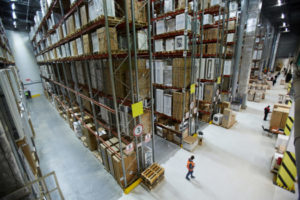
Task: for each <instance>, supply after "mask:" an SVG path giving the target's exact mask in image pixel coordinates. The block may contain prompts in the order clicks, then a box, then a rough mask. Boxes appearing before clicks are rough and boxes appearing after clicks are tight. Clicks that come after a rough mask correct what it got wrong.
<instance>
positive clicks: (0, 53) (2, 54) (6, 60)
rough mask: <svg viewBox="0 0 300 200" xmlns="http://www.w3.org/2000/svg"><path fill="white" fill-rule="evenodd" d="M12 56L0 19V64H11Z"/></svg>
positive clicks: (12, 61)
mask: <svg viewBox="0 0 300 200" xmlns="http://www.w3.org/2000/svg"><path fill="white" fill-rule="evenodd" d="M13 63H14V58H13V55H12V53H11V49H10V46H9V42H8V39H7V37H6V34H5V30H4V26H3V24H2V20H1V19H0V65H3V64H4V65H7V64H13Z"/></svg>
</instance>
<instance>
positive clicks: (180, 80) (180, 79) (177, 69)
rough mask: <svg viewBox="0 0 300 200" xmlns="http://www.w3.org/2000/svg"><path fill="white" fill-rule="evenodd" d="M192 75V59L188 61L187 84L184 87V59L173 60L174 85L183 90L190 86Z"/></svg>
mask: <svg viewBox="0 0 300 200" xmlns="http://www.w3.org/2000/svg"><path fill="white" fill-rule="evenodd" d="M190 74H191V59H190V58H187V60H186V82H185V86H184V58H174V59H173V69H172V84H173V86H175V87H179V88H183V87H188V86H189V85H190Z"/></svg>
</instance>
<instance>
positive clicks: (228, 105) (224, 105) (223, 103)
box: [220, 101, 230, 114]
mask: <svg viewBox="0 0 300 200" xmlns="http://www.w3.org/2000/svg"><path fill="white" fill-rule="evenodd" d="M220 108H221V111H220V112H221V113H222V114H223V113H224V109H225V108H230V102H228V101H223V102H222V103H221V104H220Z"/></svg>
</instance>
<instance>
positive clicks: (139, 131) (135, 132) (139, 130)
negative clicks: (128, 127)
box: [133, 124, 144, 137]
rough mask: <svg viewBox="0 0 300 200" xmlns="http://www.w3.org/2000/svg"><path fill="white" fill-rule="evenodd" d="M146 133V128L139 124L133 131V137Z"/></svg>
mask: <svg viewBox="0 0 300 200" xmlns="http://www.w3.org/2000/svg"><path fill="white" fill-rule="evenodd" d="M143 131H144V126H143V125H142V124H138V125H136V126H135V127H134V129H133V135H134V136H137V137H138V136H140V135H141V134H142V133H143Z"/></svg>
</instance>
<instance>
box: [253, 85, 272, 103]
mask: <svg viewBox="0 0 300 200" xmlns="http://www.w3.org/2000/svg"><path fill="white" fill-rule="evenodd" d="M267 88H268V86H267V85H263V84H257V83H254V82H253V83H249V90H248V101H255V102H260V101H262V100H263V99H265V94H266V90H267Z"/></svg>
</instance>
